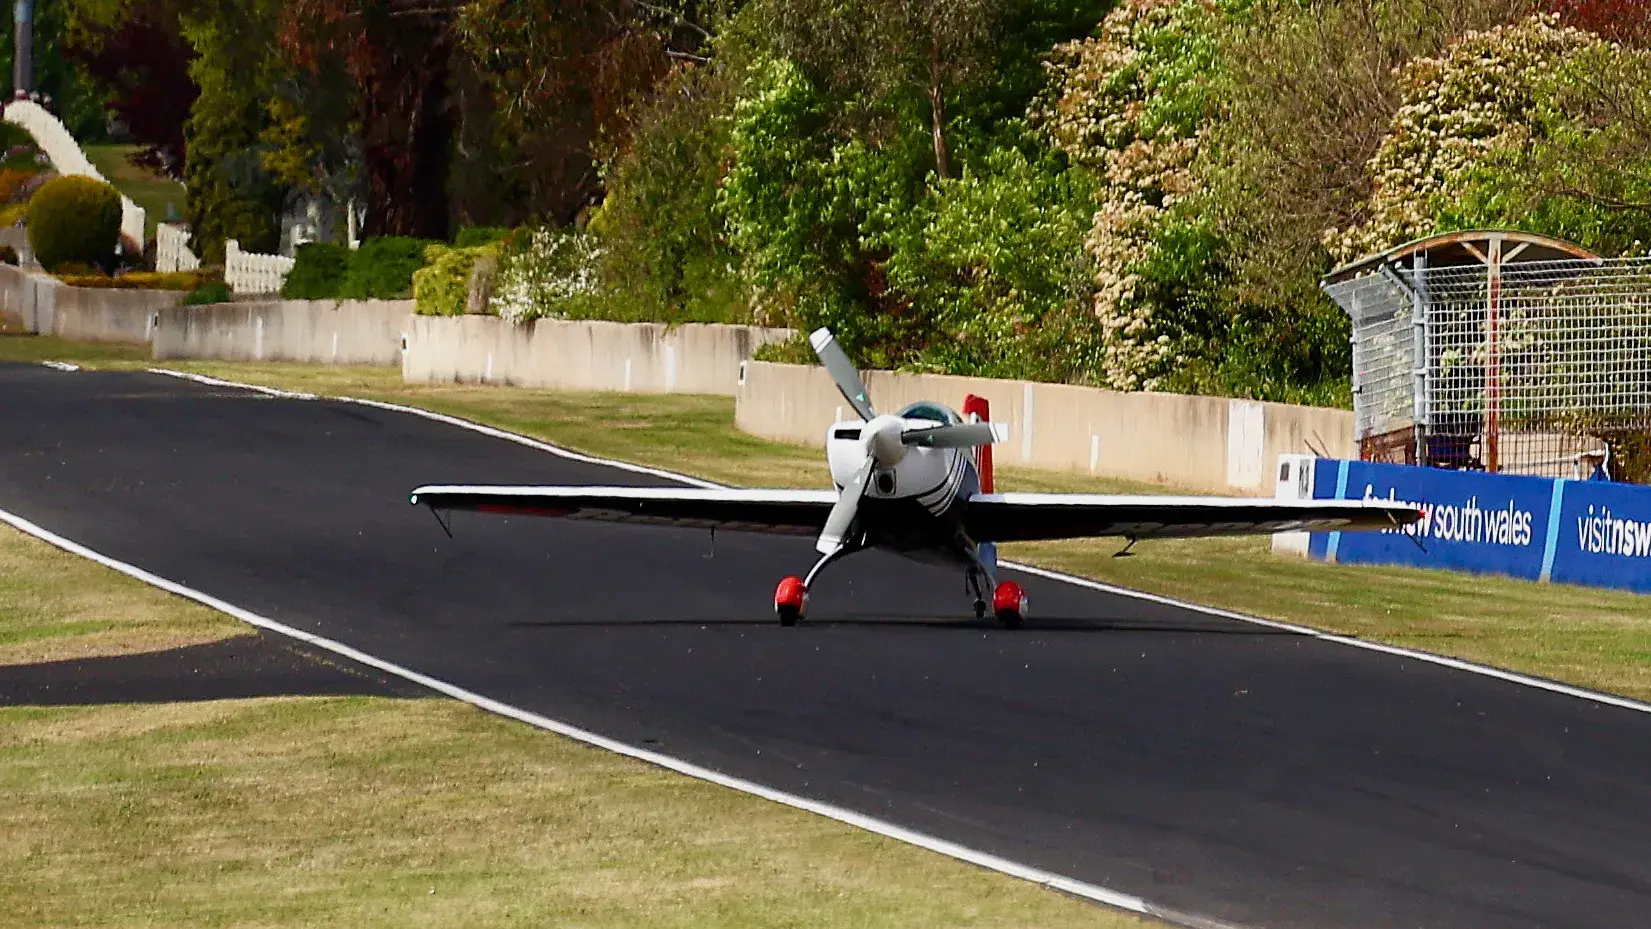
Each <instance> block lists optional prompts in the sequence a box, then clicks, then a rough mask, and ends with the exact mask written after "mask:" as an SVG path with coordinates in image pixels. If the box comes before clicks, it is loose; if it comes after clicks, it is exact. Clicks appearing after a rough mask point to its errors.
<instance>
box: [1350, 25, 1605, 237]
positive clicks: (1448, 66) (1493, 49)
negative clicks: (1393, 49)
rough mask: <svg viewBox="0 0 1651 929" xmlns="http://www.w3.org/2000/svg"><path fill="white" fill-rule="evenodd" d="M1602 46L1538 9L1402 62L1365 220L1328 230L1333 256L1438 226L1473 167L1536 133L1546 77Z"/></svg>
mask: <svg viewBox="0 0 1651 929" xmlns="http://www.w3.org/2000/svg"><path fill="white" fill-rule="evenodd" d="M1604 44H1605V43H1604V40H1602V39H1600V38H1599V37H1598V36H1596V35H1594V34H1593V33H1591V32H1586V31H1583V30H1581V29H1574V28H1569V27H1565V26H1561V25H1560V24H1559V21H1558V19H1557V18H1556V17H1553V16H1547V15H1536V16H1531V17H1529V18H1527V19H1524V20H1521V21H1520V22H1517V23H1513V24H1511V25H1507V26H1502V27H1500V28H1497V29H1490V30H1486V31H1483V32H1474V33H1469V34H1468V35H1465V36H1463V37H1462V38H1461V39H1459V40H1457V41H1456V42H1455V43H1454V44H1452V45H1451V46H1450V47H1449V48H1448V49H1446V50H1445V52H1444V54H1442V55H1440V56H1438V57H1436V58H1419V59H1416V60H1415V61H1412V62H1410V63H1409V64H1406V65H1405V66H1403V67H1402V68H1400V69H1399V72H1398V80H1399V84H1400V87H1401V89H1402V91H1403V94H1404V103H1403V105H1402V106H1401V107H1400V108H1399V111H1398V113H1396V114H1395V115H1394V117H1393V120H1392V122H1391V124H1390V126H1389V129H1388V133H1387V137H1386V139H1384V140H1383V142H1382V146H1381V149H1380V150H1379V151H1378V152H1377V153H1376V157H1375V158H1374V159H1372V160H1371V162H1370V176H1371V179H1372V191H1371V196H1370V202H1369V205H1368V207H1367V209H1366V211H1365V214H1364V218H1363V220H1362V221H1361V222H1358V223H1356V224H1354V225H1352V226H1350V227H1348V228H1346V229H1329V230H1327V231H1326V232H1325V234H1324V242H1325V245H1326V247H1327V248H1328V249H1329V250H1330V252H1331V254H1332V255H1333V256H1334V257H1335V258H1337V259H1338V260H1341V261H1348V260H1351V259H1353V258H1357V257H1359V256H1360V255H1364V254H1369V253H1371V252H1376V251H1380V250H1382V249H1384V248H1390V247H1392V246H1394V245H1398V244H1400V243H1402V242H1406V241H1409V240H1410V239H1414V238H1417V237H1420V236H1423V235H1427V234H1429V233H1431V232H1433V231H1434V228H1435V225H1436V219H1437V216H1438V212H1439V210H1440V208H1441V206H1442V205H1443V204H1446V203H1448V202H1449V201H1450V200H1452V199H1455V198H1458V197H1460V196H1461V195H1462V194H1463V193H1464V190H1463V185H1464V182H1465V181H1466V180H1467V178H1468V177H1469V175H1470V173H1471V172H1472V171H1473V169H1475V168H1477V167H1479V166H1481V165H1483V164H1485V163H1487V162H1488V160H1489V159H1491V158H1493V157H1494V156H1496V155H1497V154H1499V153H1502V152H1507V151H1510V150H1514V149H1517V148H1519V147H1520V146H1523V145H1525V144H1526V143H1527V142H1528V141H1529V140H1530V138H1531V132H1532V128H1533V126H1534V125H1535V124H1536V121H1537V120H1538V118H1539V116H1540V112H1541V107H1542V101H1541V100H1539V99H1538V95H1539V93H1540V92H1541V88H1542V87H1543V85H1544V81H1545V79H1546V78H1547V77H1548V76H1549V75H1551V74H1553V73H1555V72H1557V71H1559V70H1560V68H1561V66H1562V65H1564V63H1565V62H1566V61H1567V60H1569V59H1571V58H1572V57H1574V56H1576V55H1579V54H1581V53H1583V52H1585V51H1589V50H1593V49H1597V48H1598V47H1599V46H1602V45H1604Z"/></svg>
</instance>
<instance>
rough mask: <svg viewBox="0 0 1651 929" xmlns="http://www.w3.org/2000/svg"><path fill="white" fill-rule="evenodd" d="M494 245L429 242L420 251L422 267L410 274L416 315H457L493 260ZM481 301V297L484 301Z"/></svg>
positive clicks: (468, 301) (494, 255)
mask: <svg viewBox="0 0 1651 929" xmlns="http://www.w3.org/2000/svg"><path fill="white" fill-rule="evenodd" d="M498 253H499V248H498V246H497V245H481V246H477V247H475V248H454V247H452V246H448V245H432V246H430V247H429V248H427V249H426V250H425V252H424V259H425V260H424V267H423V268H421V269H419V270H418V271H416V272H414V274H413V300H414V301H415V303H416V304H417V309H416V312H417V313H418V314H419V315H420V316H461V315H463V314H464V313H465V312H466V311H467V310H468V309H469V307H470V303H471V301H470V294H471V292H472V291H473V290H474V289H475V287H476V284H477V283H478V281H477V278H478V275H481V276H485V275H486V273H487V270H488V267H489V266H490V265H492V264H493V263H494V262H496V261H497V258H498ZM484 305H485V301H484Z"/></svg>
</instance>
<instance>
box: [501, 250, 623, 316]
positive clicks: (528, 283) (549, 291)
mask: <svg viewBox="0 0 1651 929" xmlns="http://www.w3.org/2000/svg"><path fill="white" fill-rule="evenodd" d="M524 232H526V230H517V233H516V234H515V235H513V236H512V240H513V241H512V242H511V243H509V244H508V245H507V247H506V248H505V249H504V254H503V256H502V257H501V258H500V260H499V283H498V288H497V289H496V290H495V291H494V293H493V299H492V300H491V301H490V302H489V309H490V310H491V311H492V312H493V313H495V314H496V315H498V316H499V317H500V318H502V319H508V320H510V321H511V322H517V323H525V322H527V321H529V320H534V319H542V318H545V317H558V318H565V317H567V316H568V315H569V314H570V310H572V309H574V308H575V306H576V305H577V304H578V303H580V302H581V301H585V300H588V299H589V298H591V297H592V296H593V295H594V294H595V293H596V270H595V268H596V263H597V262H598V261H600V260H601V257H602V252H601V249H600V248H598V247H597V245H596V243H595V241H594V240H593V238H592V237H591V236H589V235H586V234H583V233H579V232H574V231H572V230H569V229H557V228H551V227H547V228H544V229H534V230H532V231H531V232H529V233H527V234H526V235H523V233H524Z"/></svg>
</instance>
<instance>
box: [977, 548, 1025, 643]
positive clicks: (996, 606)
mask: <svg viewBox="0 0 1651 929" xmlns="http://www.w3.org/2000/svg"><path fill="white" fill-rule="evenodd" d="M974 560H975V563H974V566H973V567H971V568H969V593H971V594H973V595H974V598H975V619H985V618H986V591H988V590H991V591H992V601H991V609H992V615H994V616H996V617H997V621H998V622H1000V623H1002V624H1003V628H1005V629H1019V628H1020V624H1021V622H1022V621H1023V620H1025V618H1026V591H1025V590H1022V589H1021V586H1020V585H1019V584H1017V583H1015V582H1014V581H1003V582H1002V583H997V584H995V586H994V582H995V581H996V574H997V546H995V545H993V544H992V543H990V542H982V543H980V545H979V546H978V547H977V548H976V549H975V551H974Z"/></svg>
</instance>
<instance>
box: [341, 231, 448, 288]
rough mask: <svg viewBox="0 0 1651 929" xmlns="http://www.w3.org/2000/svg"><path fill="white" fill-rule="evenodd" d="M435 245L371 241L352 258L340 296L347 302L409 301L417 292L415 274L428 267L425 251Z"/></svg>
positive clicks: (382, 239) (397, 239)
mask: <svg viewBox="0 0 1651 929" xmlns="http://www.w3.org/2000/svg"><path fill="white" fill-rule="evenodd" d="M431 244H432V243H430V242H428V241H426V240H424V239H413V238H408V237H406V236H381V237H379V238H376V239H368V240H367V241H365V242H363V243H361V247H360V248H358V249H356V250H355V251H354V252H352V253H351V254H350V264H349V268H348V270H347V271H346V272H345V274H344V280H343V282H342V283H341V284H340V285H339V287H338V296H339V297H341V298H342V299H345V300H399V299H403V298H405V297H407V296H408V295H410V294H411V292H412V289H413V272H415V271H417V270H418V269H420V268H422V267H424V251H425V249H426V248H428V247H429V246H430V245H431Z"/></svg>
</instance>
